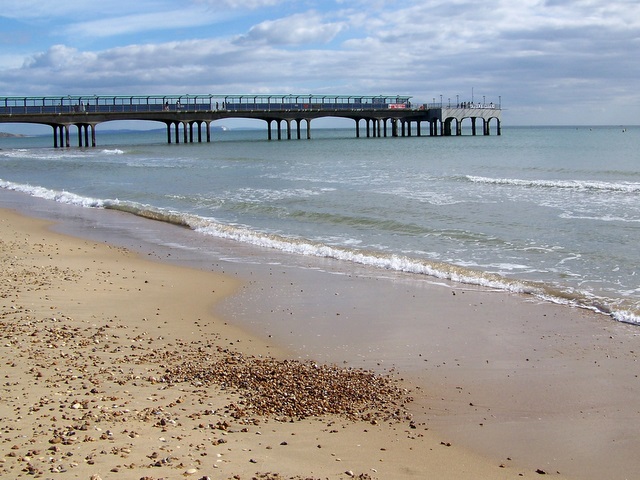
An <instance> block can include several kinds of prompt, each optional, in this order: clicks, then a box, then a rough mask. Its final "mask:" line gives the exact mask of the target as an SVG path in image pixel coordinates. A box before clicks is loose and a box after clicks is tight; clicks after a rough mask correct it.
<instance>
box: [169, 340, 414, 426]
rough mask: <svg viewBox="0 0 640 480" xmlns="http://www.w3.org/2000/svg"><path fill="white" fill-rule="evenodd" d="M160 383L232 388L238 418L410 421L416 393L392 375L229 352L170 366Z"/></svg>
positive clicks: (233, 406)
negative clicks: (335, 417)
mask: <svg viewBox="0 0 640 480" xmlns="http://www.w3.org/2000/svg"><path fill="white" fill-rule="evenodd" d="M161 381H163V382H167V383H180V382H189V383H192V384H196V385H211V384H215V385H218V386H219V387H221V388H223V389H231V390H233V391H234V392H235V393H237V394H238V396H239V398H240V400H239V401H238V402H236V403H233V404H231V405H229V406H228V408H229V410H230V413H231V415H232V416H233V417H234V418H242V417H246V416H250V415H257V416H269V417H274V418H276V419H282V418H283V417H284V418H287V419H304V418H307V417H315V416H323V415H341V416H344V417H346V418H348V419H349V420H354V421H368V422H372V423H376V422H378V421H380V420H385V421H388V420H397V421H401V420H407V419H409V414H408V413H407V411H406V409H405V405H406V403H407V402H410V401H411V397H410V396H409V395H408V392H407V391H406V390H405V389H403V388H401V387H400V386H399V385H398V382H397V381H396V380H395V379H394V378H393V377H391V376H390V375H380V374H376V373H374V372H372V371H368V370H363V369H357V368H341V367H338V366H336V365H326V364H318V363H316V362H313V361H298V360H276V359H274V358H256V357H250V356H245V355H244V354H242V353H238V352H229V351H225V352H224V353H223V355H222V358H220V359H217V360H214V361H209V362H206V361H205V362H203V361H202V359H194V360H189V361H185V362H183V363H181V364H178V365H175V366H172V367H169V368H167V371H166V373H165V375H164V376H163V377H162V379H161Z"/></svg>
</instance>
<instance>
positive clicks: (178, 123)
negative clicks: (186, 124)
mask: <svg viewBox="0 0 640 480" xmlns="http://www.w3.org/2000/svg"><path fill="white" fill-rule="evenodd" d="M175 125H176V145H177V144H178V143H180V122H176V123H175Z"/></svg>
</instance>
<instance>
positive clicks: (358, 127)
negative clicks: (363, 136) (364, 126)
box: [356, 118, 360, 138]
mask: <svg viewBox="0 0 640 480" xmlns="http://www.w3.org/2000/svg"><path fill="white" fill-rule="evenodd" d="M356 138H360V119H358V118H356Z"/></svg>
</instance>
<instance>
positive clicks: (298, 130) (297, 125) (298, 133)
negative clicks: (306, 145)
mask: <svg viewBox="0 0 640 480" xmlns="http://www.w3.org/2000/svg"><path fill="white" fill-rule="evenodd" d="M295 122H296V138H297V140H300V122H302V120H301V119H297V120H295Z"/></svg>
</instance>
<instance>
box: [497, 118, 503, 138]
mask: <svg viewBox="0 0 640 480" xmlns="http://www.w3.org/2000/svg"><path fill="white" fill-rule="evenodd" d="M496 122H498V123H497V127H496V128H497V130H496V135H502V129H501V128H500V120H499V119H496Z"/></svg>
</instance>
